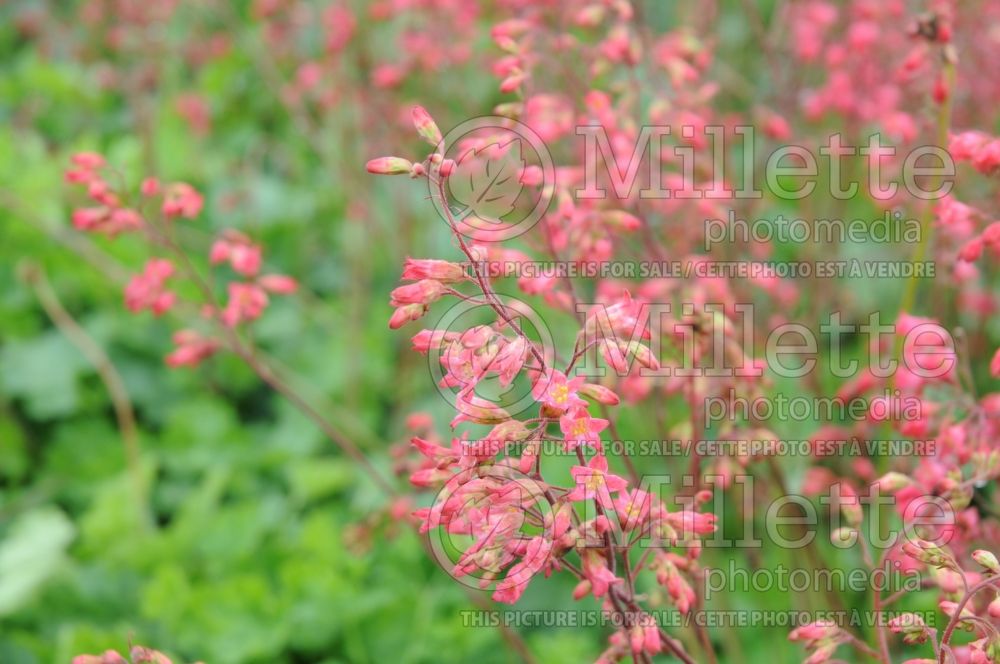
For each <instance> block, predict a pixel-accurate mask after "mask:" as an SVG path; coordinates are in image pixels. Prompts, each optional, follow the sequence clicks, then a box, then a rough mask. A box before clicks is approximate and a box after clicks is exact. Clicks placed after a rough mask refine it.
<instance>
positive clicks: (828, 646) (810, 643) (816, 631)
mask: <svg viewBox="0 0 1000 664" xmlns="http://www.w3.org/2000/svg"><path fill="white" fill-rule="evenodd" d="M842 638H843V632H841V630H840V628H839V627H837V625H836V623H833V622H829V621H824V620H817V621H816V622H812V623H808V624H806V625H801V626H799V627H796V628H795V629H793V630H792V631H791V633H790V634H789V635H788V640H789V641H802V643H803V645H804V646H805V647H806V649H807V650H810V651H812V653H813V654H812V655H811V656H810V657H809V658H808V659H807V660H806V661H807V662H809V663H810V664H820V663H821V662H826V661H827V660H828V659H829V658H830V657H831V656H832V655H833V651H834V650H836V649H837V645H838V644H839V643H840V641H841V640H842Z"/></svg>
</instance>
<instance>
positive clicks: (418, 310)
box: [389, 304, 427, 330]
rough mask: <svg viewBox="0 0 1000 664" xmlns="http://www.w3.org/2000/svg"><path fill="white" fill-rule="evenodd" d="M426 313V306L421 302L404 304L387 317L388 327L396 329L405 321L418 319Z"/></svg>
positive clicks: (405, 322) (404, 323)
mask: <svg viewBox="0 0 1000 664" xmlns="http://www.w3.org/2000/svg"><path fill="white" fill-rule="evenodd" d="M426 313H427V307H425V306H424V305H422V304H406V305H403V306H402V307H399V308H398V309H396V310H395V311H394V312H392V316H391V317H390V318H389V329H390V330H398V329H399V328H401V327H403V326H404V325H406V324H407V323H409V322H411V321H415V320H419V319H420V318H422V317H423V315H424V314H426Z"/></svg>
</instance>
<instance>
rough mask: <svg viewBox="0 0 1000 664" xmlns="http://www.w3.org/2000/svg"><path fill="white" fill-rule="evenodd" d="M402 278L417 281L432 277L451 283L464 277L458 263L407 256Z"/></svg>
mask: <svg viewBox="0 0 1000 664" xmlns="http://www.w3.org/2000/svg"><path fill="white" fill-rule="evenodd" d="M402 278H403V279H407V280H413V281H419V280H421V279H434V280H435V281H440V282H441V283H445V284H453V283H456V282H459V281H462V280H464V279H465V269H464V268H463V267H462V266H461V265H459V264H458V263H452V262H450V261H442V260H436V259H433V258H423V259H417V258H407V259H406V263H405V264H404V265H403V277H402Z"/></svg>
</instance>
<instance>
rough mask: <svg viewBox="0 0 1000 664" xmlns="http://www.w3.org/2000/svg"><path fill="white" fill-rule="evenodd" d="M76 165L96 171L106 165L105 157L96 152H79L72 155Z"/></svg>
mask: <svg viewBox="0 0 1000 664" xmlns="http://www.w3.org/2000/svg"><path fill="white" fill-rule="evenodd" d="M70 161H72V162H73V163H74V164H75V165H77V166H79V167H80V168H83V169H86V170H88V171H94V170H97V169H98V168H103V167H104V163H105V162H104V157H103V156H101V155H99V154H97V153H96V152H77V153H76V154H74V155H73V156H72V157H70Z"/></svg>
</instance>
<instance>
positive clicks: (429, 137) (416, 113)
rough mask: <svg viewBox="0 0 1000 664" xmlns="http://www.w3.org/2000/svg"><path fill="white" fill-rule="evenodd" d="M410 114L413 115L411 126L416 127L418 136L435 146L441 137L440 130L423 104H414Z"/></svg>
mask: <svg viewBox="0 0 1000 664" xmlns="http://www.w3.org/2000/svg"><path fill="white" fill-rule="evenodd" d="M411 114H412V116H413V126H414V127H416V128H417V133H418V134H420V137H421V138H422V139H424V140H425V141H427V142H428V143H430V144H431V145H433V146H434V147H437V146H438V145H439V144H440V143H441V140H442V138H443V137H442V136H441V130H440V129H438V126H437V125H436V124H435V123H434V120H433V118H431V115H430V113H428V112H427V110H426V109H425V108H424V107H423V106H414V107H413V111H412V112H411Z"/></svg>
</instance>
